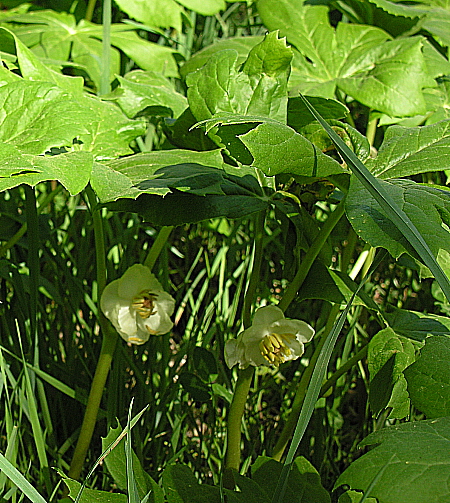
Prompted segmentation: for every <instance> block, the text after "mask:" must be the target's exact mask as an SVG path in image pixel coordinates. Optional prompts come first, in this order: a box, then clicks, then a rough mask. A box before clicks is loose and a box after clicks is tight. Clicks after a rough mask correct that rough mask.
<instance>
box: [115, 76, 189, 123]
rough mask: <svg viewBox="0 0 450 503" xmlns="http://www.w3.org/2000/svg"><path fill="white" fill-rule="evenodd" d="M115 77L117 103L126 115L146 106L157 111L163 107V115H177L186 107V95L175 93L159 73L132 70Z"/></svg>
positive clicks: (134, 113) (168, 82)
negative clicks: (117, 85)
mask: <svg viewBox="0 0 450 503" xmlns="http://www.w3.org/2000/svg"><path fill="white" fill-rule="evenodd" d="M117 79H118V81H119V84H120V85H119V87H118V88H117V89H116V95H117V96H118V98H117V103H118V104H119V106H120V108H122V110H123V111H124V112H125V113H126V114H127V116H128V117H131V118H132V117H134V116H135V115H137V114H138V113H139V112H141V111H142V110H144V109H145V108H147V107H152V108H154V109H156V110H157V111H158V110H160V109H162V108H165V109H167V112H166V113H165V114H164V115H165V116H171V117H178V116H180V115H181V114H182V113H183V111H184V110H185V109H186V108H187V107H188V103H187V99H186V97H185V96H183V95H182V94H180V93H177V92H176V91H175V89H174V86H173V85H172V83H171V82H170V80H169V79H166V78H165V77H164V76H162V75H161V74H159V73H156V72H151V71H146V72H144V71H142V70H134V71H132V72H130V73H127V74H126V75H125V76H124V77H120V76H118V77H117ZM155 115H157V114H155ZM158 115H159V114H158Z"/></svg>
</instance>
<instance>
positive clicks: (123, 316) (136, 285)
mask: <svg viewBox="0 0 450 503" xmlns="http://www.w3.org/2000/svg"><path fill="white" fill-rule="evenodd" d="M100 307H101V308H102V311H103V312H104V313H105V316H106V317H107V318H108V319H109V320H110V321H111V323H112V324H113V325H114V328H115V329H116V330H117V332H118V333H119V334H120V336H121V337H122V338H123V339H125V340H126V341H127V342H131V343H132V344H144V342H147V341H148V338H149V337H150V335H162V334H166V333H167V332H170V330H171V329H172V327H173V323H172V320H171V319H170V316H171V315H172V313H173V311H174V308H175V300H174V299H173V297H172V296H171V295H169V294H168V293H167V292H165V291H164V290H163V287H162V286H161V284H160V282H159V281H158V280H157V279H156V278H155V276H154V274H152V272H151V271H150V269H149V268H148V267H145V266H144V265H141V264H134V265H132V266H131V267H130V268H128V269H127V271H126V272H125V274H124V275H123V276H122V277H121V278H119V279H116V280H114V281H112V282H111V283H109V284H108V285H107V286H106V288H105V289H104V291H103V294H102V297H101V299H100Z"/></svg>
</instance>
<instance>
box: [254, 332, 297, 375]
mask: <svg viewBox="0 0 450 503" xmlns="http://www.w3.org/2000/svg"><path fill="white" fill-rule="evenodd" d="M294 340H295V335H294V334H275V333H272V334H268V335H266V336H264V338H263V340H262V341H261V342H260V343H259V350H260V351H261V354H262V355H263V356H264V358H265V359H266V360H267V361H268V362H269V363H270V364H271V365H275V367H278V365H280V363H284V362H285V361H286V360H287V358H288V356H290V355H291V353H292V351H291V348H290V347H289V346H288V345H287V344H289V342H293V341H294Z"/></svg>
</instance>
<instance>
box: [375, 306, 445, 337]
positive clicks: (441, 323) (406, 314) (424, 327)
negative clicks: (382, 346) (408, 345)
mask: <svg viewBox="0 0 450 503" xmlns="http://www.w3.org/2000/svg"><path fill="white" fill-rule="evenodd" d="M383 317H384V319H385V320H386V321H387V322H388V324H389V326H390V327H391V328H392V330H394V332H395V333H396V334H398V335H403V336H404V337H408V338H410V339H414V340H416V341H421V342H422V341H424V340H425V339H426V338H427V337H428V336H430V335H448V334H450V319H449V318H447V317H446V316H438V315H436V314H432V313H421V312H417V311H407V310H406V309H394V311H393V312H388V313H387V312H384V313H383Z"/></svg>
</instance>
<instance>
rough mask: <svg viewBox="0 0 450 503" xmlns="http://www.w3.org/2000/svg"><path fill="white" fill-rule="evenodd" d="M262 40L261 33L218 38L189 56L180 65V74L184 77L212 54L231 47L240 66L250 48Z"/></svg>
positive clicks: (203, 63) (205, 61) (199, 66)
mask: <svg viewBox="0 0 450 503" xmlns="http://www.w3.org/2000/svg"><path fill="white" fill-rule="evenodd" d="M263 40H264V37H263V36H261V35H257V36H250V37H231V38H226V39H222V40H219V41H217V42H215V43H214V44H212V45H208V46H207V47H205V48H204V49H202V50H200V51H198V52H196V53H195V54H194V55H193V56H192V57H191V58H189V59H188V60H187V61H186V62H185V63H184V64H183V66H182V67H181V69H180V74H181V76H182V77H184V78H186V75H187V74H188V73H192V72H195V71H196V70H198V69H199V68H201V67H202V66H204V65H205V64H206V63H207V62H208V60H209V59H210V58H211V56H212V55H213V54H216V53H217V52H219V51H224V50H226V49H232V50H234V51H235V52H237V54H238V57H237V65H238V66H240V65H242V63H244V61H245V60H246V59H247V56H248V53H249V52H250V50H251V49H252V48H253V47H255V45H257V44H259V43H261V42H262V41H263Z"/></svg>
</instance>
